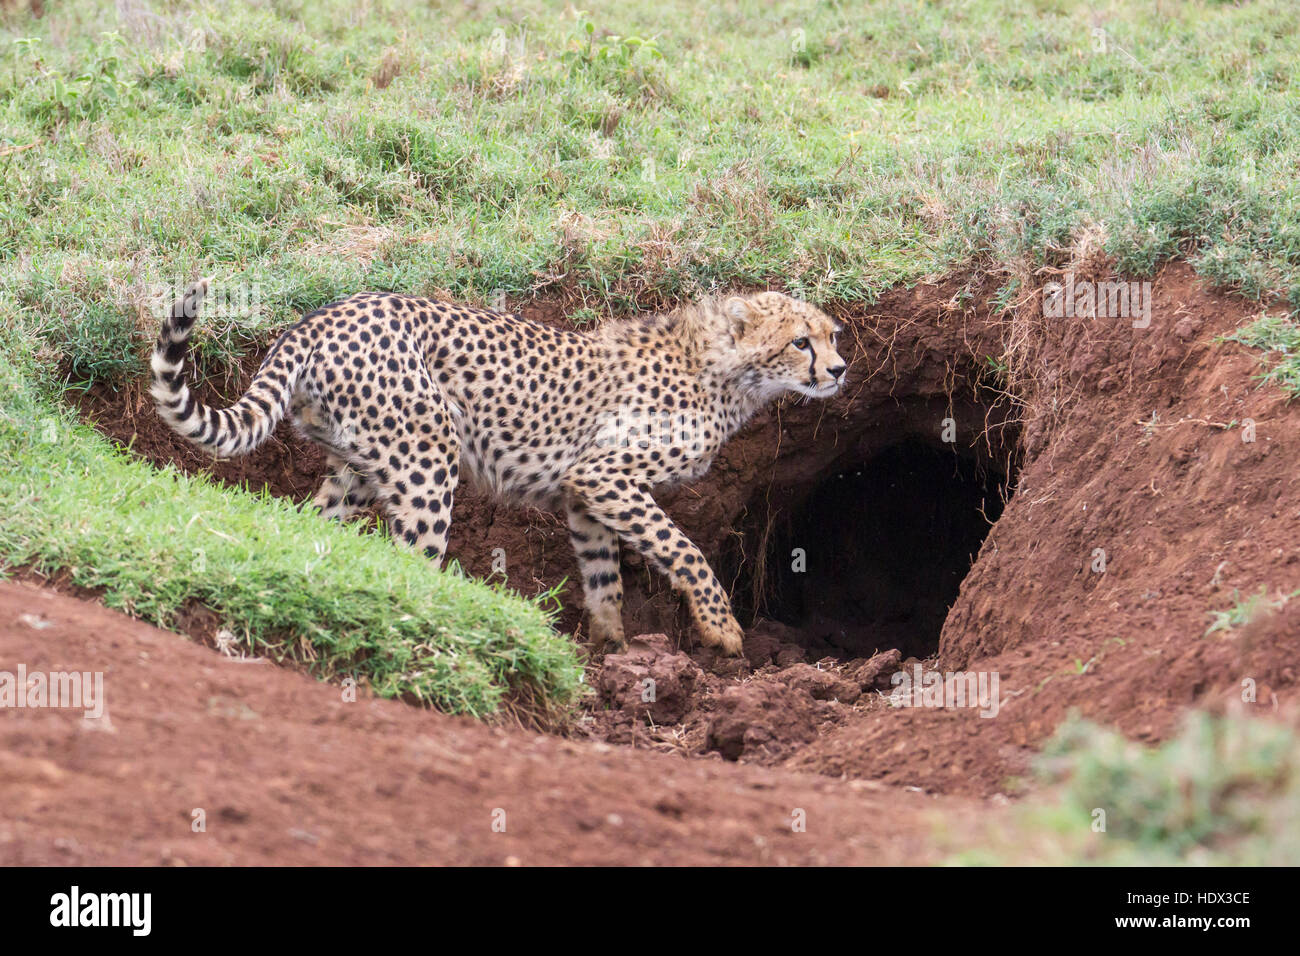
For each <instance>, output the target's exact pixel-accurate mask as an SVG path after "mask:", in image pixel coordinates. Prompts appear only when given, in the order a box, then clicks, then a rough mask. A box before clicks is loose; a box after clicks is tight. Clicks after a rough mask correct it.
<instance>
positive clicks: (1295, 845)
mask: <svg viewBox="0 0 1300 956" xmlns="http://www.w3.org/2000/svg"><path fill="white" fill-rule="evenodd" d="M1039 775H1040V779H1041V780H1042V782H1044V783H1046V784H1049V785H1055V790H1054V793H1055V799H1054V800H1051V799H1045V798H1043V797H1039V798H1036V799H1034V800H1033V801H1031V802H1030V803H1029V804H1027V805H1026V806H1024V807H1022V808H1020V809H1019V810H1018V811H1017V813H1016V814H1015V817H1016V821H1017V824H1018V825H1017V827H1016V829H1015V830H1014V831H1012V832H1013V834H1014V835H1010V834H1004V837H1009V839H997V838H996V837H995V838H994V839H992V840H991V841H990V843H989V845H988V846H987V847H986V848H984V849H981V850H977V851H972V852H968V853H964V854H962V855H961V856H959V857H957V858H955V859H954V860H953V862H955V863H965V864H1006V863H1014V864H1017V865H1062V864H1079V863H1093V864H1105V865H1121V866H1130V865H1140V866H1152V865H1154V866H1163V865H1175V864H1195V865H1206V866H1242V865H1245V866H1261V865H1264V866H1290V865H1294V863H1295V860H1296V854H1297V853H1298V852H1300V735H1297V733H1296V731H1295V729H1294V728H1293V727H1292V726H1290V725H1288V724H1285V723H1279V722H1275V721H1272V720H1269V719H1263V718H1255V717H1246V716H1240V715H1238V716H1224V717H1218V716H1212V715H1209V714H1206V713H1193V714H1190V715H1189V716H1188V717H1187V719H1186V722H1185V723H1184V725H1183V728H1182V730H1181V731H1180V732H1179V733H1178V735H1177V736H1175V737H1174V738H1173V739H1171V740H1169V741H1167V742H1165V743H1163V744H1161V745H1159V746H1157V747H1147V746H1143V745H1141V744H1137V743H1134V742H1132V741H1130V740H1127V739H1126V738H1125V737H1124V736H1123V735H1122V734H1118V733H1115V732H1114V731H1110V730H1105V729H1103V728H1100V727H1097V726H1096V725H1094V724H1090V723H1088V722H1087V721H1084V720H1079V719H1077V718H1072V719H1071V720H1069V721H1067V722H1066V723H1065V724H1063V725H1062V726H1061V727H1060V729H1058V731H1057V733H1056V735H1055V736H1054V737H1053V738H1052V740H1051V741H1049V743H1048V744H1047V746H1046V747H1045V748H1044V751H1043V755H1042V758H1040V764H1039ZM1102 827H1104V829H1102Z"/></svg>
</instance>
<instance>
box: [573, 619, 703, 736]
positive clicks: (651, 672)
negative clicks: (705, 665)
mask: <svg viewBox="0 0 1300 956" xmlns="http://www.w3.org/2000/svg"><path fill="white" fill-rule="evenodd" d="M700 677H701V671H700V668H699V667H698V666H697V665H696V663H695V662H694V661H692V660H691V659H690V658H689V657H688V656H686V655H685V654H683V653H681V652H680V651H678V650H677V649H676V648H674V647H673V643H672V641H671V640H670V639H669V638H668V635H666V634H642V635H640V636H638V637H634V638H632V640H631V641H629V642H628V647H627V650H626V651H624V652H623V653H621V654H609V655H607V656H606V657H605V660H604V663H603V665H602V666H601V670H600V678H599V681H598V683H597V685H596V686H597V690H598V691H599V693H600V699H601V702H602V704H604V706H606V707H609V708H611V709H614V710H617V711H619V712H621V713H622V714H623V715H625V716H627V717H628V718H631V719H633V720H648V721H650V722H652V723H656V724H675V723H677V722H679V721H681V720H682V719H683V718H685V716H686V714H687V712H689V711H690V709H691V707H692V706H693V705H694V703H695V691H696V685H697V684H699V683H700Z"/></svg>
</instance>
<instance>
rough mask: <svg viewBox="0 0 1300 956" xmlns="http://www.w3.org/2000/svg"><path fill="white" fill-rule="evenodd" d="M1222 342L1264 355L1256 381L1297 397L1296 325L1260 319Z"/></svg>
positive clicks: (1299, 329) (1299, 356)
mask: <svg viewBox="0 0 1300 956" xmlns="http://www.w3.org/2000/svg"><path fill="white" fill-rule="evenodd" d="M1224 338H1225V339H1226V340H1227V341H1229V342H1240V343H1241V344H1242V345H1249V346H1251V347H1252V348H1257V349H1261V350H1262V351H1264V352H1265V353H1266V360H1265V362H1266V368H1265V370H1264V371H1263V372H1262V373H1260V378H1262V379H1263V380H1264V381H1266V382H1272V383H1273V384H1275V385H1278V386H1280V387H1281V388H1284V389H1286V390H1287V391H1288V392H1289V393H1290V394H1291V395H1292V396H1295V395H1300V325H1297V324H1296V323H1295V322H1294V321H1292V320H1291V319H1289V318H1286V317H1285V316H1280V315H1261V316H1260V317H1259V318H1257V319H1255V320H1254V321H1252V322H1250V323H1249V324H1247V325H1246V326H1244V327H1242V328H1240V329H1238V330H1237V331H1236V332H1234V333H1232V334H1231V335H1226V336H1224Z"/></svg>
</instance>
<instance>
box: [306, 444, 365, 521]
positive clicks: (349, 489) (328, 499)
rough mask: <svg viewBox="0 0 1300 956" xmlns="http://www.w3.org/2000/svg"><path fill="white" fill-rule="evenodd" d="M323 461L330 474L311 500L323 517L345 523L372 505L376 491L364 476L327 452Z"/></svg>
mask: <svg viewBox="0 0 1300 956" xmlns="http://www.w3.org/2000/svg"><path fill="white" fill-rule="evenodd" d="M326 460H327V461H328V462H329V466H330V474H329V475H328V476H326V478H325V481H324V482H322V483H321V486H320V490H319V491H317V492H316V497H315V498H313V499H312V504H313V505H315V506H316V508H317V509H318V510H319V511H320V513H321V514H322V515H324V516H325V517H326V518H337V519H338V520H339V521H346V520H347V519H348V518H351V517H352V516H353V515H355V514H357V513H359V512H361V511H364V510H365V509H367V508H369V507H370V506H371V505H372V504H374V503H375V500H376V499H377V498H378V497H379V492H378V491H377V490H376V488H375V486H374V485H373V484H371V483H370V482H369V481H367V480H366V477H365V475H363V474H362V473H361V472H360V471H358V470H357V469H356V468H353V467H352V466H351V465H349V464H348V463H347V462H346V461H344V460H343V459H342V458H340V457H339V456H338V455H336V454H335V453H333V452H329V453H327V459H326Z"/></svg>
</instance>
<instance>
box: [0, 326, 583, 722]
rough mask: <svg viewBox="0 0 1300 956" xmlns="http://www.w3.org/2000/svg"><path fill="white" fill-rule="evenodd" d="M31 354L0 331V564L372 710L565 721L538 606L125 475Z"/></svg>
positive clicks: (129, 469)
mask: <svg viewBox="0 0 1300 956" xmlns="http://www.w3.org/2000/svg"><path fill="white" fill-rule="evenodd" d="M30 342H31V340H30V338H25V337H24V336H23V335H22V327H21V325H14V326H9V325H6V326H3V327H0V349H3V351H4V354H5V355H6V357H7V358H8V359H9V361H8V362H6V363H3V364H0V515H3V516H4V518H3V521H0V555H3V561H4V563H7V564H10V565H22V566H27V567H30V568H33V569H35V570H38V571H43V572H49V573H53V572H56V571H61V572H64V573H66V574H67V576H68V577H69V579H70V580H71V582H72V583H73V584H76V585H78V586H81V587H86V588H94V589H102V592H103V600H104V603H106V604H107V605H108V606H110V607H115V608H120V609H122V610H124V611H127V612H128V613H130V614H133V615H135V616H137V617H140V618H143V619H144V620H147V621H151V622H153V623H155V624H159V625H162V626H169V625H172V624H173V623H174V622H175V619H176V615H177V612H178V610H180V609H181V608H183V607H184V606H185V605H187V604H188V603H189V602H191V601H198V602H199V603H201V604H202V605H204V606H206V607H208V608H211V609H212V610H213V611H215V612H216V613H217V614H218V615H219V617H220V620H221V622H222V624H223V625H224V627H226V628H227V629H228V630H230V631H231V632H232V635H233V637H234V638H235V639H236V640H237V642H238V643H239V645H241V646H242V647H243V648H244V649H246V650H248V651H250V652H252V653H256V654H260V655H264V656H269V657H273V658H276V659H281V660H290V661H294V662H296V663H299V664H302V665H303V666H305V667H306V668H308V669H309V670H311V671H312V672H314V673H316V674H317V675H319V676H320V677H322V678H326V679H340V678H342V677H345V676H351V677H354V678H356V679H357V680H358V681H364V682H365V683H367V684H369V685H370V686H371V687H372V688H373V689H374V691H375V692H376V693H378V694H380V695H381V696H386V697H391V696H403V697H406V698H408V699H414V700H419V701H423V702H425V703H427V704H432V705H435V706H437V707H439V708H441V709H444V710H448V711H453V712H463V713H469V714H473V715H476V716H485V715H487V714H490V713H492V712H493V711H495V710H497V709H498V708H499V707H500V706H501V705H502V704H503V702H505V701H506V700H507V699H508V698H509V699H510V702H511V703H512V704H514V705H516V706H518V708H519V709H520V710H523V711H525V712H528V713H530V714H531V715H532V716H533V717H535V718H538V719H539V720H543V721H547V720H549V721H561V720H563V719H564V716H565V714H564V708H565V707H566V706H567V705H568V704H570V703H572V702H573V701H575V700H576V699H577V697H578V695H579V694H580V692H581V689H582V685H581V672H582V669H581V667H580V666H579V664H578V662H577V660H576V657H575V653H574V646H573V644H572V642H571V641H570V640H569V639H568V638H566V637H563V636H561V635H557V634H556V633H555V632H554V631H553V630H552V628H551V626H550V621H549V618H548V616H547V614H546V613H545V612H544V610H543V609H542V608H541V607H539V606H538V604H537V603H535V602H529V601H524V600H521V599H519V598H517V597H514V596H511V595H506V594H501V593H498V592H496V591H494V590H492V589H490V588H488V587H487V586H485V585H482V584H478V583H475V582H472V581H468V580H466V579H465V578H463V577H461V576H459V575H457V574H453V573H442V574H436V573H433V572H432V571H431V570H430V568H429V563H428V562H427V561H426V560H425V559H424V558H423V557H421V556H419V555H417V554H414V553H412V552H410V551H407V550H404V549H398V548H396V547H394V546H393V545H392V543H391V542H390V541H389V540H388V539H387V538H386V537H385V536H383V535H380V534H377V533H373V532H370V533H367V532H363V531H361V530H359V529H358V527H357V526H355V525H352V526H345V525H340V524H337V523H335V522H328V521H324V520H323V519H321V518H320V517H319V516H317V515H315V514H311V513H306V512H300V511H298V510H297V509H296V508H294V507H293V506H292V505H291V504H289V503H288V502H286V501H284V500H279V499H275V498H270V497H262V496H256V495H251V494H246V493H232V492H230V491H228V490H225V489H223V488H221V487H219V486H218V485H216V484H214V483H213V482H211V481H208V480H205V479H203V478H189V477H186V476H184V475H181V474H179V473H177V472H176V471H175V470H174V469H171V468H167V469H154V468H151V467H150V466H148V465H146V464H144V463H142V462H140V461H137V460H133V459H131V458H130V457H128V456H127V455H125V454H123V453H122V452H120V451H118V450H116V449H114V448H112V447H110V445H109V443H108V442H107V441H106V440H105V439H104V438H102V437H101V436H99V435H97V434H96V433H94V432H93V431H91V430H90V429H89V428H88V427H87V426H85V425H81V424H77V423H75V421H74V420H73V419H72V417H71V416H70V415H69V413H68V412H67V411H66V410H61V409H59V408H58V407H57V406H56V405H55V403H54V402H53V401H52V400H51V399H52V395H51V394H50V393H51V392H52V391H53V388H52V382H51V380H50V379H49V378H48V377H45V378H42V377H41V376H40V375H39V369H40V362H39V360H38V359H37V358H36V357H35V356H33V355H32V354H31V353H30ZM34 372H37V374H33V373H34ZM42 382H43V383H44V388H42V386H41V383H42Z"/></svg>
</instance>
